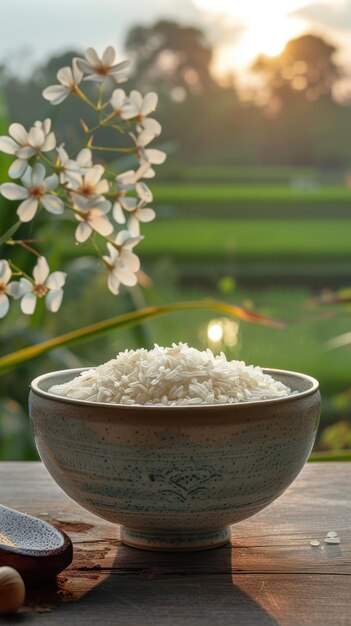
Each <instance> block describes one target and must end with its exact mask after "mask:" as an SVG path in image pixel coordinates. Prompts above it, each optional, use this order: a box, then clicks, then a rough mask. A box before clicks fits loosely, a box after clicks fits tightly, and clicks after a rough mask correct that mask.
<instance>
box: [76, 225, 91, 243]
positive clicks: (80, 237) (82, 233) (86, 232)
mask: <svg viewBox="0 0 351 626" xmlns="http://www.w3.org/2000/svg"><path fill="white" fill-rule="evenodd" d="M92 232H93V229H92V227H91V226H90V224H88V223H87V222H81V223H80V224H79V225H78V226H77V228H76V232H75V238H76V240H77V241H78V242H79V243H84V241H86V240H87V239H89V237H90V235H91V234H92Z"/></svg>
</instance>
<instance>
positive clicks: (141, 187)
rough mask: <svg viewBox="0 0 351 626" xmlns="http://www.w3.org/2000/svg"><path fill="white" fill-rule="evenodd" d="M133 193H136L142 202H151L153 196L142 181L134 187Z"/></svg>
mask: <svg viewBox="0 0 351 626" xmlns="http://www.w3.org/2000/svg"><path fill="white" fill-rule="evenodd" d="M135 191H136V192H137V194H138V196H139V198H140V199H141V200H143V202H152V200H153V195H152V192H151V189H149V187H148V186H147V185H145V183H143V182H142V181H139V182H138V183H136V185H135Z"/></svg>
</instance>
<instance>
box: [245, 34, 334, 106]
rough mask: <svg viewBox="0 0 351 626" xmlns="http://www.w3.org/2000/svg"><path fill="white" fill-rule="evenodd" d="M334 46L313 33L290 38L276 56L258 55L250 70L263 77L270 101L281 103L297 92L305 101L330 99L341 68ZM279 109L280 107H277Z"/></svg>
mask: <svg viewBox="0 0 351 626" xmlns="http://www.w3.org/2000/svg"><path fill="white" fill-rule="evenodd" d="M335 52H336V48H335V46H333V45H331V44H329V43H327V42H326V41H325V40H324V39H322V38H321V37H318V36H316V35H303V36H302V37H298V38H297V39H292V40H291V41H289V42H288V43H287V44H286V46H285V48H284V50H283V52H282V53H281V54H279V55H278V56H275V57H268V56H265V55H261V56H260V57H258V59H257V60H256V62H255V63H254V65H253V70H254V71H255V72H257V73H258V74H261V76H262V77H263V78H264V80H265V82H266V85H267V88H268V90H269V95H270V98H271V100H272V99H273V100H276V101H278V102H276V104H278V103H280V104H281V105H283V104H284V103H285V102H286V101H287V100H289V99H291V98H293V97H294V96H296V95H299V94H303V95H304V96H305V97H306V99H307V100H310V101H314V100H318V99H319V98H321V97H327V98H330V97H331V96H332V88H333V85H334V83H335V81H336V80H337V79H338V78H340V76H341V70H340V68H339V67H338V66H337V65H336V63H335V62H334V55H335ZM278 108H279V107H278Z"/></svg>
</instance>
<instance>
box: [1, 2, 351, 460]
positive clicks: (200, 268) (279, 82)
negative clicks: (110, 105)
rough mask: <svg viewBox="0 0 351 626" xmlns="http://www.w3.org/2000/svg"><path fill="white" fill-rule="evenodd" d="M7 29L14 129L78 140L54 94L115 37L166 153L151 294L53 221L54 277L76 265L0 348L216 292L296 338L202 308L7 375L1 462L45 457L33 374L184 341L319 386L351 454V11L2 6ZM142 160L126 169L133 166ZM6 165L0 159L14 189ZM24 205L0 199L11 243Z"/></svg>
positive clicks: (153, 233)
mask: <svg viewBox="0 0 351 626" xmlns="http://www.w3.org/2000/svg"><path fill="white" fill-rule="evenodd" d="M2 19H3V28H2V36H1V41H0V134H7V128H8V124H9V123H10V122H11V121H20V122H22V123H23V124H24V125H25V126H29V125H31V124H32V123H33V122H34V121H35V120H37V119H44V118H45V117H47V116H50V117H51V118H52V119H53V120H54V124H55V127H56V130H57V131H58V132H57V134H58V136H59V139H60V140H62V141H66V144H67V145H68V144H69V145H70V146H73V147H74V146H77V145H79V143H80V141H81V139H82V137H81V135H80V125H79V117H80V116H81V103H80V102H78V101H76V100H75V99H74V98H68V99H67V100H66V102H65V104H64V106H61V107H57V108H54V107H51V106H50V105H49V104H48V103H47V102H46V101H45V100H44V99H43V98H42V97H41V91H42V89H43V88H44V87H45V86H47V85H49V84H52V83H55V82H56V80H55V76H56V72H57V70H58V69H59V68H60V67H62V66H64V65H68V64H69V63H70V60H71V57H72V56H76V55H79V54H82V52H83V51H84V49H85V48H86V47H88V46H95V47H96V48H97V49H98V51H99V52H102V51H103V49H104V48H105V47H106V46H107V45H109V44H112V45H114V46H115V47H116V48H117V50H118V53H119V55H120V57H121V60H122V59H124V58H125V57H128V58H130V59H131V60H132V64H131V68H130V72H129V75H130V81H129V83H127V84H126V89H127V91H128V90H129V89H132V88H136V89H139V90H140V91H146V90H156V91H157V92H158V94H159V108H158V112H157V115H156V116H155V117H156V118H157V119H159V121H160V122H161V123H162V126H163V132H162V135H161V137H160V138H159V140H158V145H157V147H159V148H161V149H164V150H165V151H166V152H167V153H168V159H167V161H166V163H165V164H164V165H163V166H160V167H159V168H157V175H156V178H155V179H154V180H152V181H150V187H151V189H152V191H153V193H154V197H155V201H154V205H153V206H154V208H155V210H156V212H157V219H156V220H155V221H154V222H152V223H150V224H147V225H145V227H144V229H143V234H144V235H145V240H144V241H143V242H142V243H141V244H140V246H139V247H138V249H137V251H138V254H140V257H141V260H142V267H143V270H144V272H145V273H146V274H147V275H148V276H149V277H150V281H149V283H148V285H147V286H146V287H144V288H141V287H137V288H134V289H132V290H130V291H127V290H125V291H123V292H122V294H121V295H120V296H118V297H114V296H112V295H111V294H109V293H108V292H107V289H106V286H105V276H103V275H102V274H100V273H99V272H97V271H96V262H95V261H94V260H92V259H91V258H89V244H87V245H86V246H85V247H83V248H82V247H77V246H76V245H75V244H74V241H73V236H72V233H71V230H67V234H66V233H65V230H64V229H63V230H62V231H60V235H57V234H56V232H55V229H54V230H52V228H53V226H52V224H51V225H50V224H49V221H50V220H46V221H42V222H40V219H39V220H38V223H37V227H36V236H37V237H38V236H39V238H40V239H41V240H42V241H43V243H42V246H41V250H42V251H43V253H44V254H45V255H46V256H47V258H48V260H49V263H50V266H51V265H52V266H55V267H57V268H60V269H66V271H69V280H68V283H67V288H66V290H65V298H64V303H63V306H62V308H61V310H60V312H59V314H57V315H52V314H50V313H48V312H45V311H44V309H42V308H40V307H38V310H37V311H36V314H35V315H34V316H33V317H32V318H31V319H24V316H20V315H19V314H18V313H17V312H16V311H15V307H13V311H12V312H11V314H10V315H9V316H7V317H6V318H5V319H4V320H2V321H1V325H0V343H1V355H4V354H6V353H8V352H11V351H12V350H16V349H19V348H21V347H24V346H27V345H30V344H33V343H36V342H39V341H42V340H44V339H46V338H49V337H53V336H55V335H57V334H61V333H63V332H65V331H68V330H73V329H76V328H78V327H79V326H81V325H85V324H89V323H92V322H95V321H99V320H103V319H106V318H108V317H112V316H113V315H117V314H118V313H122V312H124V311H129V310H133V309H134V308H139V307H142V306H144V305H148V304H163V303H169V302H175V301H177V300H185V299H189V300H190V299H199V298H203V297H215V298H217V299H222V300H225V301H228V302H232V303H236V304H240V305H242V306H245V307H247V308H249V309H254V310H256V311H258V312H260V313H263V314H265V315H269V316H273V317H277V318H280V319H282V320H285V321H286V328H285V330H274V329H270V328H266V327H263V326H259V325H254V324H249V323H245V322H239V321H237V320H234V319H229V318H222V317H217V316H214V315H213V313H212V314H211V313H210V312H209V311H205V310H204V311H193V312H187V313H178V314H173V315H172V316H168V317H165V318H160V319H159V320H155V321H153V322H151V323H149V324H147V325H144V326H142V327H138V328H135V329H132V330H130V331H123V332H114V333H110V334H109V335H107V336H105V337H103V338H101V339H99V340H95V341H91V342H87V343H84V344H81V345H78V346H76V347H74V348H72V349H69V350H68V349H61V350H56V351H54V352H52V353H50V354H49V355H46V356H44V357H41V358H39V359H36V360H33V361H31V362H28V363H27V364H25V365H23V366H21V367H19V368H17V369H16V370H13V371H9V372H8V373H6V374H5V375H3V376H2V378H1V380H0V394H1V397H0V459H13V460H15V459H16V460H17V459H35V458H37V457H36V452H35V450H34V445H33V442H32V436H31V434H30V432H29V428H28V415H27V395H28V385H29V383H30V381H31V379H32V378H33V377H35V376H36V375H39V374H41V373H44V372H46V371H49V370H55V369H61V368H65V367H78V366H81V365H83V366H85V365H97V364H100V363H102V362H103V361H106V360H108V359H110V358H112V357H113V356H114V355H115V354H116V353H117V352H118V351H119V350H124V349H125V348H133V347H138V346H146V347H150V346H152V344H153V342H157V343H159V344H161V345H168V344H170V343H171V342H173V341H187V342H188V343H189V344H191V345H193V346H195V347H197V348H199V349H204V348H206V347H207V346H209V347H210V348H212V349H213V350H214V351H220V350H224V351H225V352H226V354H227V356H228V358H234V359H240V360H245V361H246V362H248V363H254V364H257V365H261V366H266V367H276V368H286V369H292V370H299V371H302V372H305V373H308V374H311V375H313V376H315V377H316V378H318V379H319V380H320V383H321V390H322V397H323V411H322V420H321V427H320V431H319V436H318V439H317V443H316V451H317V452H321V453H327V456H328V455H329V457H331V456H332V455H335V454H338V453H340V452H343V454H344V458H347V456H348V453H347V450H349V449H351V373H350V357H351V346H348V345H347V341H345V344H346V345H343V346H342V347H339V348H336V349H330V347H331V344H330V341H331V340H332V339H333V338H335V337H336V336H339V335H343V334H345V333H349V332H350V331H351V319H350V311H351V307H350V304H348V303H349V302H351V278H350V276H351V37H350V34H351V1H349V0H324V1H323V0H321V1H320V2H313V1H312V2H311V1H309V0H286V1H284V0H280V1H279V2H277V1H276V0H266V1H265V2H261V0H257V1H256V0H245V2H244V3H238V2H232V1H231V0H216V2H213V1H211V0H178V2H176V3H174V2H171V0H153V1H152V2H149V3H145V2H144V1H143V2H142V1H141V0H129V2H128V3H127V4H126V3H122V2H116V1H115V0H99V2H96V1H95V2H93V1H91V0H84V1H83V0H75V1H74V2H72V1H70V2H69V1H68V0H61V1H60V2H59V3H57V2H53V1H46V2H45V3H44V2H42V1H40V0H11V1H10V0H5V1H3V4H2ZM84 119H85V120H86V121H87V123H88V124H89V122H90V119H89V111H87V112H86V113H85V112H84ZM108 141H109V138H108V137H107V138H106V141H105V143H106V145H108ZM104 156H105V155H103V157H104ZM107 160H108V159H106V161H107ZM106 161H104V160H103V158H102V162H106ZM130 165H131V163H130V162H129V161H128V158H125V159H123V162H122V161H120V162H119V168H120V171H123V170H125V169H128V168H129V166H130ZM8 166H9V160H8V158H7V157H6V155H2V154H0V179H1V181H4V180H5V179H6V178H7V169H8ZM15 209H16V207H15V204H14V203H9V202H8V201H6V200H5V199H4V198H1V199H0V227H1V228H0V230H1V232H4V230H5V229H6V228H7V227H8V226H9V225H10V224H11V223H13V217H14V212H15ZM18 254H20V255H21V254H23V255H24V252H23V251H22V252H20V253H18ZM5 255H6V251H5ZM25 259H26V257H25V256H23V258H21V259H20V260H21V262H22V263H23V262H26V261H25ZM28 263H29V267H28V271H29V272H30V271H31V269H32V266H33V259H31V258H29V260H28ZM349 457H350V458H351V455H349Z"/></svg>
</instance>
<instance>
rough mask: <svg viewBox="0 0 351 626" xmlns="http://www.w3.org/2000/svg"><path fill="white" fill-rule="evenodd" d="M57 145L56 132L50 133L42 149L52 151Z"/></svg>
mask: <svg viewBox="0 0 351 626" xmlns="http://www.w3.org/2000/svg"><path fill="white" fill-rule="evenodd" d="M55 146H56V137H55V133H50V134H49V135H48V136H47V138H46V139H45V141H44V143H43V145H42V147H41V150H42V152H50V150H53V149H54V148H55Z"/></svg>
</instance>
